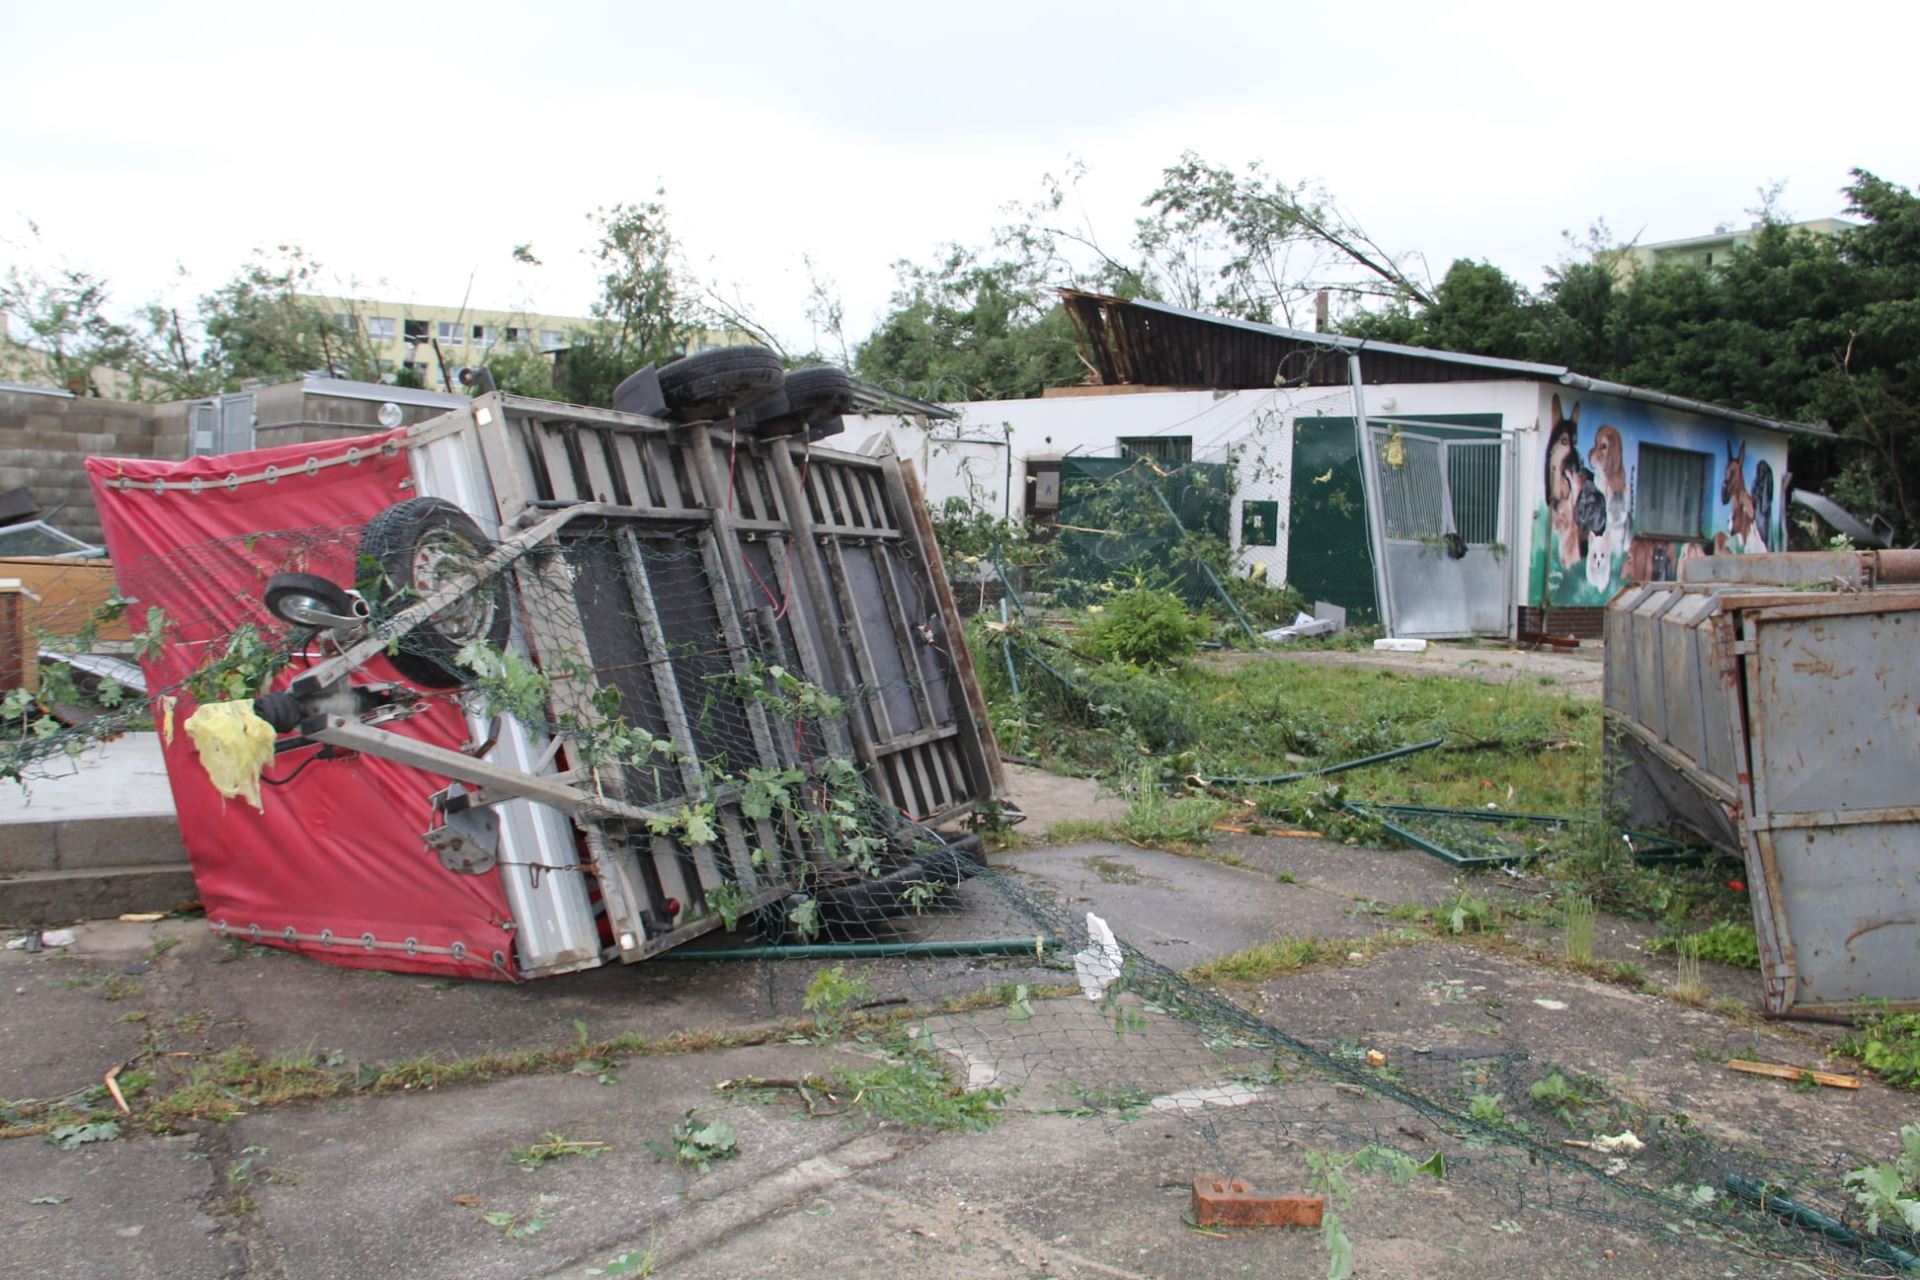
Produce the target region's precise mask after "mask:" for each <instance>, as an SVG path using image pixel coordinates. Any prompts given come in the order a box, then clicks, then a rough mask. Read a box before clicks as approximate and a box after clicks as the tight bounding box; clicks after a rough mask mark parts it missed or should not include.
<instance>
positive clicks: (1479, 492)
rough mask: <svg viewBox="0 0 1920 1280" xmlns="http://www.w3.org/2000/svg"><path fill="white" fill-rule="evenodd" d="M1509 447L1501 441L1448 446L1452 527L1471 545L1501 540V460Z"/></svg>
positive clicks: (1468, 442)
mask: <svg viewBox="0 0 1920 1280" xmlns="http://www.w3.org/2000/svg"><path fill="white" fill-rule="evenodd" d="M1505 456H1506V446H1505V445H1504V444H1502V442H1500V441H1498V440H1488V441H1484V442H1482V441H1464V440H1451V441H1448V442H1447V445H1446V461H1447V488H1448V491H1449V492H1450V494H1451V496H1452V499H1453V527H1454V531H1455V532H1456V533H1458V534H1459V535H1460V537H1461V538H1462V540H1464V541H1465V542H1466V543H1467V544H1468V545H1469V546H1486V545H1488V544H1491V543H1495V542H1498V541H1500V507H1501V502H1502V497H1503V490H1502V488H1501V474H1500V473H1501V462H1502V460H1503V459H1504V457H1505Z"/></svg>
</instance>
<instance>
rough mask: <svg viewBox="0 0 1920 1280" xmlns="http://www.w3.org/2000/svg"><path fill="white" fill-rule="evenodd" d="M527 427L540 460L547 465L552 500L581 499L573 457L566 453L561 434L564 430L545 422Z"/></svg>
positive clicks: (563, 438)
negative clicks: (538, 450)
mask: <svg viewBox="0 0 1920 1280" xmlns="http://www.w3.org/2000/svg"><path fill="white" fill-rule="evenodd" d="M529 426H530V429H531V430H532V431H533V437H534V440H535V441H536V443H537V444H538V445H539V448H540V460H541V461H542V462H544V463H546V464H547V483H548V484H549V485H550V486H552V488H553V496H554V498H555V499H556V500H558V501H560V502H566V501H568V500H569V499H573V498H578V497H581V496H582V494H581V492H580V486H579V484H578V483H576V482H575V480H574V476H573V457H572V456H571V455H570V454H569V453H568V452H567V442H566V439H565V437H564V436H563V434H562V432H563V431H564V430H565V428H564V427H555V426H553V425H552V424H550V423H546V422H534V423H530V424H529Z"/></svg>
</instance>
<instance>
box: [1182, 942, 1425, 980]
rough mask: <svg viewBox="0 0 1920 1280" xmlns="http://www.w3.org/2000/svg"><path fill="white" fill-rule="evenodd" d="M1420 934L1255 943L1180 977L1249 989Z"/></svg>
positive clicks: (1370, 953)
mask: <svg viewBox="0 0 1920 1280" xmlns="http://www.w3.org/2000/svg"><path fill="white" fill-rule="evenodd" d="M1419 936H1420V935H1418V934H1411V933H1404V932H1395V933H1391V934H1373V935H1372V936H1370V937H1365V938H1318V937H1294V936H1291V935H1290V936H1288V937H1284V938H1275V939H1274V940H1273V941H1271V942H1260V943H1255V944H1254V945H1253V946H1251V947H1246V948H1243V949H1242V950H1239V951H1235V952H1233V953H1232V954H1231V955H1224V956H1217V957H1215V958H1214V959H1212V960H1207V961H1204V962H1202V963H1200V964H1197V965H1194V966H1193V967H1192V968H1190V969H1188V970H1186V972H1185V973H1183V974H1182V975H1181V976H1182V977H1184V978H1186V979H1187V980H1188V981H1189V982H1193V983H1197V984H1199V985H1201V986H1212V987H1250V986H1256V985H1258V984H1260V983H1262V982H1269V981H1271V980H1273V979H1274V978H1281V977H1285V976H1286V975H1288V974H1290V973H1301V972H1304V971H1306V970H1308V969H1319V968H1324V967H1326V966H1327V965H1334V964H1348V963H1350V962H1351V957H1352V956H1353V955H1355V954H1358V955H1359V956H1360V957H1361V958H1362V959H1366V958H1370V957H1371V956H1373V955H1375V954H1377V953H1379V952H1381V951H1383V950H1386V949H1387V948H1388V947H1393V946H1399V945H1402V944H1403V943H1405V942H1408V941H1412V940H1414V939H1416V938H1418V937H1419Z"/></svg>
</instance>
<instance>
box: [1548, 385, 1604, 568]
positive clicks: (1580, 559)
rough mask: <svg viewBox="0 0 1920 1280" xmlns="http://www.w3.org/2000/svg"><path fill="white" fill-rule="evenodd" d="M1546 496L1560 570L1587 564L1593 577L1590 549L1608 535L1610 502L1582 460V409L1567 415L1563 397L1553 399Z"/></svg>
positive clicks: (1577, 406) (1578, 408) (1578, 407)
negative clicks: (1562, 411) (1562, 402)
mask: <svg viewBox="0 0 1920 1280" xmlns="http://www.w3.org/2000/svg"><path fill="white" fill-rule="evenodd" d="M1546 496H1547V512H1548V521H1549V524H1550V526H1551V528H1552V531H1553V540H1554V544H1555V548H1556V550H1557V551H1558V553H1559V557H1560V567H1561V568H1562V569H1574V568H1578V567H1579V566H1581V565H1583V564H1585V565H1587V566H1588V568H1587V572H1588V574H1589V575H1591V573H1592V566H1591V564H1590V563H1589V562H1588V558H1587V557H1588V549H1589V547H1590V546H1591V545H1592V542H1593V540H1594V539H1596V538H1598V537H1600V536H1601V535H1602V534H1604V533H1606V531H1607V500H1606V497H1605V496H1604V495H1603V494H1602V493H1601V492H1600V489H1599V487H1598V486H1597V485H1596V484H1595V483H1594V478H1593V472H1592V471H1590V470H1589V469H1588V468H1587V464H1586V463H1585V462H1583V461H1581V459H1580V406H1579V405H1578V404H1575V405H1574V406H1573V412H1572V413H1570V414H1564V415H1563V414H1562V413H1561V409H1560V397H1559V396H1555V397H1554V398H1553V425H1552V427H1551V428H1550V429H1549V431H1548V433H1547V474H1546Z"/></svg>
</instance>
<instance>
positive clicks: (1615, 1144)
mask: <svg viewBox="0 0 1920 1280" xmlns="http://www.w3.org/2000/svg"><path fill="white" fill-rule="evenodd" d="M1646 1145H1647V1144H1646V1143H1644V1142H1642V1141H1640V1139H1638V1138H1636V1137H1635V1136H1634V1134H1633V1130H1631V1129H1628V1130H1627V1131H1626V1132H1625V1133H1616V1134H1614V1135H1613V1136H1612V1137H1608V1136H1607V1135H1605V1134H1600V1135H1598V1136H1596V1137H1595V1138H1594V1140H1593V1149H1594V1150H1595V1151H1604V1152H1606V1153H1607V1154H1608V1155H1610V1156H1611V1155H1618V1154H1619V1153H1620V1152H1622V1151H1638V1150H1640V1149H1641V1148H1642V1147H1644V1146H1646Z"/></svg>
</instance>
